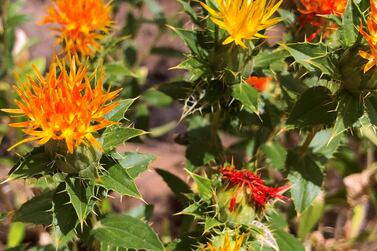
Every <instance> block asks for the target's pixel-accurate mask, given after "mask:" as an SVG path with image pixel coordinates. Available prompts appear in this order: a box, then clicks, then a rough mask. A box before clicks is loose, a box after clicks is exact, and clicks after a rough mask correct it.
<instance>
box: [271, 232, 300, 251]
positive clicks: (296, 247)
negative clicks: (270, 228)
mask: <svg viewBox="0 0 377 251" xmlns="http://www.w3.org/2000/svg"><path fill="white" fill-rule="evenodd" d="M274 236H275V238H276V241H277V243H278V246H279V249H280V251H305V248H304V246H303V245H302V244H301V243H300V242H299V241H298V240H297V239H296V238H295V237H293V236H292V235H291V234H288V233H286V232H284V231H283V230H281V229H276V230H275V231H274Z"/></svg>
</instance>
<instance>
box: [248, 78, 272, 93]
mask: <svg viewBox="0 0 377 251" xmlns="http://www.w3.org/2000/svg"><path fill="white" fill-rule="evenodd" d="M271 80H272V78H271V77H256V76H250V77H248V78H247V79H246V80H245V81H246V83H248V84H249V85H251V86H252V87H254V88H255V89H257V90H258V91H259V92H265V91H266V90H267V87H268V83H269V82H270V81H271Z"/></svg>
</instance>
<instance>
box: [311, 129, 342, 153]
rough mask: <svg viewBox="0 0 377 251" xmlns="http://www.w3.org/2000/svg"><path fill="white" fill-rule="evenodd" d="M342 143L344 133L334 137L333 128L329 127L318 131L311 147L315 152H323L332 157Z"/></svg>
mask: <svg viewBox="0 0 377 251" xmlns="http://www.w3.org/2000/svg"><path fill="white" fill-rule="evenodd" d="M341 143H342V135H341V134H339V135H338V136H336V137H335V138H333V137H332V134H331V129H327V130H322V131H319V132H317V133H316V135H315V137H314V138H313V140H312V142H311V143H310V145H309V147H310V148H312V149H313V153H318V154H321V155H323V156H324V157H326V158H327V159H330V158H332V157H333V155H334V154H335V153H336V151H337V150H338V148H339V146H340V145H341Z"/></svg>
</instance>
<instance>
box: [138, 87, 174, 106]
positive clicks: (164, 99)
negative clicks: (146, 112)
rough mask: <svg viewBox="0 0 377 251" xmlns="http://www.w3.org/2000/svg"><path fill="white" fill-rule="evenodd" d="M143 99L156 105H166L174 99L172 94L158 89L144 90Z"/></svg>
mask: <svg viewBox="0 0 377 251" xmlns="http://www.w3.org/2000/svg"><path fill="white" fill-rule="evenodd" d="M143 100H144V101H145V102H146V103H147V104H149V105H151V106H155V107H166V106H169V105H170V104H171V103H172V102H173V99H172V98H171V97H170V96H168V95H166V94H165V93H163V92H160V91H158V90H156V89H149V90H147V91H146V92H144V93H143Z"/></svg>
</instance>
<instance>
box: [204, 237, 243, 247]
mask: <svg viewBox="0 0 377 251" xmlns="http://www.w3.org/2000/svg"><path fill="white" fill-rule="evenodd" d="M243 239H244V236H243V235H241V236H239V237H237V239H236V241H235V242H232V241H231V240H230V239H229V235H228V233H226V234H225V237H224V242H223V244H222V246H221V247H219V248H218V249H216V248H215V247H214V246H213V245H212V244H211V243H208V244H207V247H206V248H204V249H202V251H240V250H241V247H242V243H243Z"/></svg>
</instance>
